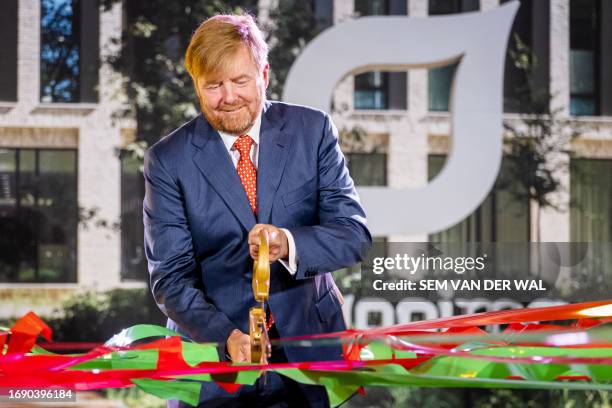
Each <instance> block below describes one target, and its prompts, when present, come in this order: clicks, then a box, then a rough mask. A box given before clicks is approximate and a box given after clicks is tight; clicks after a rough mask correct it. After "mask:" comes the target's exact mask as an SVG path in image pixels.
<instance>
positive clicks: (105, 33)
mask: <svg viewBox="0 0 612 408" xmlns="http://www.w3.org/2000/svg"><path fill="white" fill-rule="evenodd" d="M120 35H121V5H120V4H119V3H117V4H116V5H115V6H113V8H112V9H110V10H109V11H108V12H104V13H102V14H101V15H100V50H101V52H102V53H103V55H106V54H108V53H111V52H114V51H115V49H114V48H113V45H112V43H111V39H112V38H119V37H120ZM99 75H100V102H101V103H100V104H99V105H98V106H97V109H95V110H94V111H93V112H92V113H91V114H90V115H88V116H87V118H86V120H85V121H84V122H83V123H82V124H81V126H80V127H79V175H78V176H79V180H78V194H79V205H80V206H82V207H83V208H86V209H90V208H97V209H98V218H99V219H101V220H105V221H107V222H108V223H110V224H113V223H117V222H119V221H120V214H121V174H120V170H121V168H120V162H119V159H118V157H117V155H116V149H117V148H118V147H120V146H121V131H120V128H119V126H118V124H115V123H114V122H113V120H112V119H111V117H112V114H113V112H115V111H116V110H117V109H119V108H120V107H121V103H122V100H121V97H120V93H119V92H118V88H117V87H118V86H120V77H119V76H118V74H117V73H114V72H113V71H112V69H111V68H110V67H109V66H104V65H103V66H101V67H100V71H99ZM118 96H119V97H118ZM120 273H121V234H120V233H119V231H114V230H112V229H111V228H101V227H96V226H95V225H89V226H88V227H87V228H85V227H84V226H83V225H81V226H80V228H79V241H78V281H79V284H80V285H82V286H85V287H90V288H95V289H98V290H104V289H109V288H112V287H115V286H118V285H119V283H120V281H121V275H120Z"/></svg>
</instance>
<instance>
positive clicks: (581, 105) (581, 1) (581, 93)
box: [570, 0, 600, 115]
mask: <svg viewBox="0 0 612 408" xmlns="http://www.w3.org/2000/svg"><path fill="white" fill-rule="evenodd" d="M599 16H600V2H599V1H595V0H571V1H570V113H571V114H572V115H598V114H599V110H600V109H599V93H598V90H599V88H600V86H599V85H600V84H599V82H600V81H599V63H600V52H599V50H600V47H599V44H600V41H599V38H600V21H599V20H600V19H599Z"/></svg>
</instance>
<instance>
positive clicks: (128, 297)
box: [44, 289, 165, 342]
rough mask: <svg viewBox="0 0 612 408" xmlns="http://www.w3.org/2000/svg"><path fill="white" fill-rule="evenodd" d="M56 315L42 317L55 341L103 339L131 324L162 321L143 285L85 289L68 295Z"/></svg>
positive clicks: (163, 321)
mask: <svg viewBox="0 0 612 408" xmlns="http://www.w3.org/2000/svg"><path fill="white" fill-rule="evenodd" d="M57 315H58V317H51V318H45V319H44V320H45V321H46V322H47V324H48V325H49V327H51V328H52V329H53V339H54V340H55V341H91V342H104V341H106V340H108V339H109V338H111V337H112V336H113V335H114V334H116V333H118V332H120V331H121V330H122V329H124V328H126V327H129V326H133V325H135V324H141V323H149V324H158V325H165V318H164V317H163V315H162V314H161V312H160V311H159V309H158V308H157V305H155V303H154V301H153V297H152V295H151V294H150V293H149V291H148V290H147V289H114V290H111V291H108V292H104V293H94V292H85V293H80V294H77V295H75V296H73V297H72V298H70V299H68V300H67V301H66V302H65V303H64V304H63V305H62V307H61V308H60V309H58V310H57Z"/></svg>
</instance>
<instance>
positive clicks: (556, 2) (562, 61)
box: [549, 0, 570, 115]
mask: <svg viewBox="0 0 612 408" xmlns="http://www.w3.org/2000/svg"><path fill="white" fill-rule="evenodd" d="M569 9H570V7H569V0H550V48H549V49H550V92H551V94H552V96H553V99H552V104H551V108H553V109H560V110H561V113H562V114H565V115H569V102H570V92H569V69H570V67H569V50H570V31H569V30H570V27H569V17H570V16H569Z"/></svg>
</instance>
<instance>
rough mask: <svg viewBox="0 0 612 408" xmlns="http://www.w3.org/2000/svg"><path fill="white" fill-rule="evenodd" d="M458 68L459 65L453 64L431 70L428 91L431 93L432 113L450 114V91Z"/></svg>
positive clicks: (430, 107) (430, 104) (430, 105)
mask: <svg viewBox="0 0 612 408" xmlns="http://www.w3.org/2000/svg"><path fill="white" fill-rule="evenodd" d="M456 68H457V64H453V65H445V66H443V67H439V68H433V69H430V70H429V72H428V81H427V91H428V93H429V101H428V102H429V111H430V112H448V106H449V104H450V91H451V86H452V83H453V76H455V69H456Z"/></svg>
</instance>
